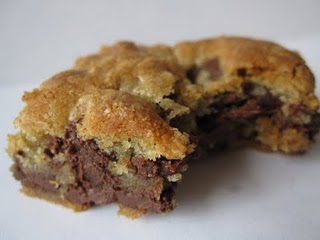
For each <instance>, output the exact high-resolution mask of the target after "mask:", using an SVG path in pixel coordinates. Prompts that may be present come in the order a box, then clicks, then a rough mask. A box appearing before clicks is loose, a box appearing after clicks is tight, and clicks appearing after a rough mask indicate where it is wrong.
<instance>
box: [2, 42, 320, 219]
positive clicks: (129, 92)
mask: <svg viewBox="0 0 320 240" xmlns="http://www.w3.org/2000/svg"><path fill="white" fill-rule="evenodd" d="M314 88H315V80H314V77H313V75H312V73H311V71H310V70H309V69H308V67H307V66H306V65H305V63H304V61H303V60H302V58H301V57H300V56H299V55H298V54H297V53H294V52H291V51H289V50H286V49H284V48H283V47H281V46H279V45H277V44H274V43H271V42H266V41H259V40H253V39H247V38H239V37H220V38H215V39H209V40H201V41H194V42H181V43H178V44H176V45H175V46H173V47H169V46H165V45H155V46H139V45H136V44H134V43H131V42H120V43H117V44H115V45H112V46H104V47H102V48H101V50H100V51H99V52H98V53H96V54H93V55H89V56H85V57H81V58H79V59H78V60H77V61H76V63H75V65H74V67H73V68H72V69H70V70H68V71H65V72H62V73H59V74H57V75H55V76H53V77H52V78H51V79H49V80H47V81H45V82H44V83H43V84H42V85H41V86H40V87H39V88H37V89H35V90H33V91H32V92H27V93H25V94H24V96H23V101H24V102H25V103H26V105H25V107H24V109H23V110H22V111H21V112H20V114H19V116H18V117H17V118H16V120H15V125H16V127H17V128H18V129H19V132H18V133H16V134H13V135H9V144H8V153H9V155H10V156H11V158H12V159H13V160H14V164H13V166H12V172H13V174H14V176H15V178H16V179H17V180H19V181H20V182H21V183H22V186H23V188H22V191H23V192H24V193H26V194H28V195H31V196H35V197H39V198H43V199H46V200H49V201H53V202H56V203H60V204H62V205H64V206H67V207H71V208H73V209H75V210H83V209H86V208H89V207H92V206H97V205H106V204H108V203H111V202H117V203H119V205H120V213H122V214H126V215H127V216H130V217H139V216H141V215H142V214H144V213H146V212H159V213H166V212H169V211H171V210H172V209H173V208H174V207H175V205H176V203H175V198H174V194H175V189H176V187H177V184H178V182H180V180H181V179H182V175H183V173H184V172H185V171H186V169H187V163H188V162H192V161H193V160H194V159H196V158H199V156H203V155H201V154H200V153H201V152H205V153H212V152H213V151H217V150H221V149H226V148H227V147H232V146H237V145H247V144H249V145H252V144H254V145H259V146H263V148H265V149H269V150H272V151H281V152H284V153H301V152H305V151H306V150H308V148H309V146H310V143H311V142H312V141H313V140H314V136H315V134H316V133H317V132H318V130H319V128H320V117H319V113H318V112H317V111H318V108H319V102H318V99H317V98H316V96H315V94H314ZM200 160H201V159H200Z"/></svg>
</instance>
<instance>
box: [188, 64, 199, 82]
mask: <svg viewBox="0 0 320 240" xmlns="http://www.w3.org/2000/svg"><path fill="white" fill-rule="evenodd" d="M198 73H199V69H198V68H197V67H196V66H192V67H191V68H190V69H189V70H187V77H188V79H189V80H190V81H191V82H192V83H196V80H197V76H198Z"/></svg>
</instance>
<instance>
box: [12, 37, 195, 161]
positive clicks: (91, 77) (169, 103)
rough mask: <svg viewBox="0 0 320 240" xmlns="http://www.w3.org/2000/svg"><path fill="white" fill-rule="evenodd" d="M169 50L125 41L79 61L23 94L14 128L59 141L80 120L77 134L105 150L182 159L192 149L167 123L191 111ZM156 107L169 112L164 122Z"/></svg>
mask: <svg viewBox="0 0 320 240" xmlns="http://www.w3.org/2000/svg"><path fill="white" fill-rule="evenodd" d="M170 52H171V50H170V48H168V47H164V46H157V47H152V48H146V47H138V46H136V45H134V44H133V43H128V42H127V43H119V44H116V45H114V46H111V47H104V48H102V50H101V51H100V53H99V54H97V55H93V56H88V57H84V58H81V59H79V60H78V61H77V63H76V65H75V67H74V69H72V70H68V71H65V72H62V73H60V74H57V75H56V76H54V77H53V78H51V79H49V80H48V81H46V82H44V83H43V84H42V85H41V86H40V87H39V88H38V89H35V90H34V91H32V92H30V93H25V95H24V96H23V101H25V102H26V106H25V108H24V109H23V111H22V112H21V113H20V115H19V116H18V118H17V119H16V122H15V123H16V126H17V127H19V128H20V129H21V130H22V133H23V134H24V135H25V137H26V138H28V139H33V141H36V139H39V140H40V139H42V138H43V137H44V136H46V135H51V136H59V137H62V136H63V134H64V132H65V127H66V126H67V125H68V124H69V123H70V121H78V122H79V123H78V128H79V135H80V136H81V137H83V138H84V139H88V138H90V139H95V140H96V141H97V142H98V143H99V144H100V146H101V147H102V148H103V149H104V150H106V151H112V149H111V148H113V147H117V150H119V151H121V152H123V154H127V151H129V149H130V151H132V148H134V151H135V153H139V154H141V155H143V156H144V157H146V158H149V159H156V158H159V157H161V156H164V157H166V158H168V159H183V158H184V157H185V156H186V155H187V154H188V153H190V152H192V149H193V145H191V144H190V142H189V139H188V135H187V134H183V133H181V132H179V131H178V130H177V129H174V128H172V127H170V125H169V124H168V122H169V121H170V120H171V119H172V118H175V117H176V116H179V115H183V114H186V113H189V112H190V110H189V108H188V107H186V106H183V105H181V104H180V103H179V102H181V103H182V102H186V101H182V100H181V99H180V96H182V94H178V92H179V91H180V90H179V88H180V87H181V86H182V85H186V84H188V81H187V80H186V79H183V76H184V75H183V71H182V70H181V69H180V68H179V67H178V65H177V62H176V61H173V59H174V57H173V54H171V53H170ZM106 89H114V90H106ZM127 93H129V94H127ZM172 94H175V95H177V97H176V99H175V100H173V99H170V98H168V96H169V95H172ZM134 95H135V96H137V97H135V96H134ZM151 103H153V105H152V104H151ZM156 105H158V106H159V107H160V108H161V109H163V111H165V112H166V113H167V116H166V118H165V120H163V119H161V118H160V117H159V115H158V110H157V108H156ZM108 107H109V108H108ZM84 111H85V112H84ZM106 111H109V113H108V114H107V112H106ZM81 114H82V115H83V116H82V115H81ZM121 114H122V115H121ZM71 115H72V116H71ZM80 115H81V118H80ZM76 116H77V117H76ZM119 119H121V120H122V121H121V122H119ZM166 121H168V122H166ZM119 146H121V147H119Z"/></svg>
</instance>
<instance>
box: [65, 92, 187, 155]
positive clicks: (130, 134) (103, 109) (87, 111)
mask: <svg viewBox="0 0 320 240" xmlns="http://www.w3.org/2000/svg"><path fill="white" fill-rule="evenodd" d="M71 121H74V122H77V129H78V134H79V136H81V137H82V138H83V139H96V141H97V142H98V143H99V145H100V146H101V147H102V149H109V148H114V147H115V144H121V145H122V146H125V148H127V149H131V148H133V149H135V152H136V153H137V154H140V155H142V156H144V157H147V158H149V159H156V158H159V157H161V156H164V157H166V158H167V159H182V158H184V157H185V156H186V155H187V153H189V152H190V151H191V150H192V149H191V148H189V140H188V136H187V135H186V134H183V133H181V132H179V131H178V130H177V129H174V128H172V127H170V125H169V124H168V123H167V122H165V121H164V120H163V119H161V118H160V116H159V115H158V114H157V112H156V111H155V107H154V105H152V104H151V103H149V102H146V101H145V100H143V99H141V98H138V97H135V96H133V95H131V94H128V93H122V92H120V91H116V90H100V91H95V92H93V93H90V94H88V95H83V96H82V97H81V98H80V99H79V101H78V103H77V105H76V107H75V109H74V110H73V112H72V114H71ZM188 148H189V149H188Z"/></svg>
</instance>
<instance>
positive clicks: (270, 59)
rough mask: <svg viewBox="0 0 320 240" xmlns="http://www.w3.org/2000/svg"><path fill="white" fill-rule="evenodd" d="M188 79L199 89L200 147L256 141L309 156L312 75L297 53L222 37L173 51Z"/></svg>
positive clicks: (316, 120)
mask: <svg viewBox="0 0 320 240" xmlns="http://www.w3.org/2000/svg"><path fill="white" fill-rule="evenodd" d="M174 53H175V55H176V57H177V59H178V62H179V64H180V65H181V66H182V68H183V69H184V71H185V72H186V74H187V76H188V78H189V80H190V81H191V82H193V83H194V84H196V85H198V86H201V87H202V91H203V97H202V99H201V100H200V101H199V107H198V108H197V109H196V110H195V111H196V112H197V115H198V117H197V126H198V128H199V130H200V135H201V136H202V137H201V139H202V140H201V142H202V146H203V147H205V148H207V149H208V150H209V149H213V150H214V149H221V148H224V147H226V146H228V145H234V144H239V143H240V144H242V143H249V144H252V143H254V144H255V145H256V144H259V145H260V146H262V147H263V148H264V149H268V150H272V151H282V152H284V153H300V152H305V151H306V150H307V149H308V148H309V146H310V143H311V142H312V141H313V140H314V136H315V134H316V133H317V132H318V130H319V126H320V115H319V113H318V112H317V111H318V108H319V102H318V99H317V98H316V96H315V94H314V89H315V80H314V76H313V74H312V73H311V71H310V70H309V68H308V67H307V66H306V64H305V62H304V61H303V59H302V58H301V57H300V56H299V55H298V54H297V53H295V52H292V51H289V50H287V49H284V48H283V47H281V46H279V45H277V44H275V43H272V42H267V41H260V40H259V41H258V40H253V39H247V38H240V37H220V38H216V39H209V40H202V41H196V42H182V43H178V44H177V45H176V46H175V47H174Z"/></svg>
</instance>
